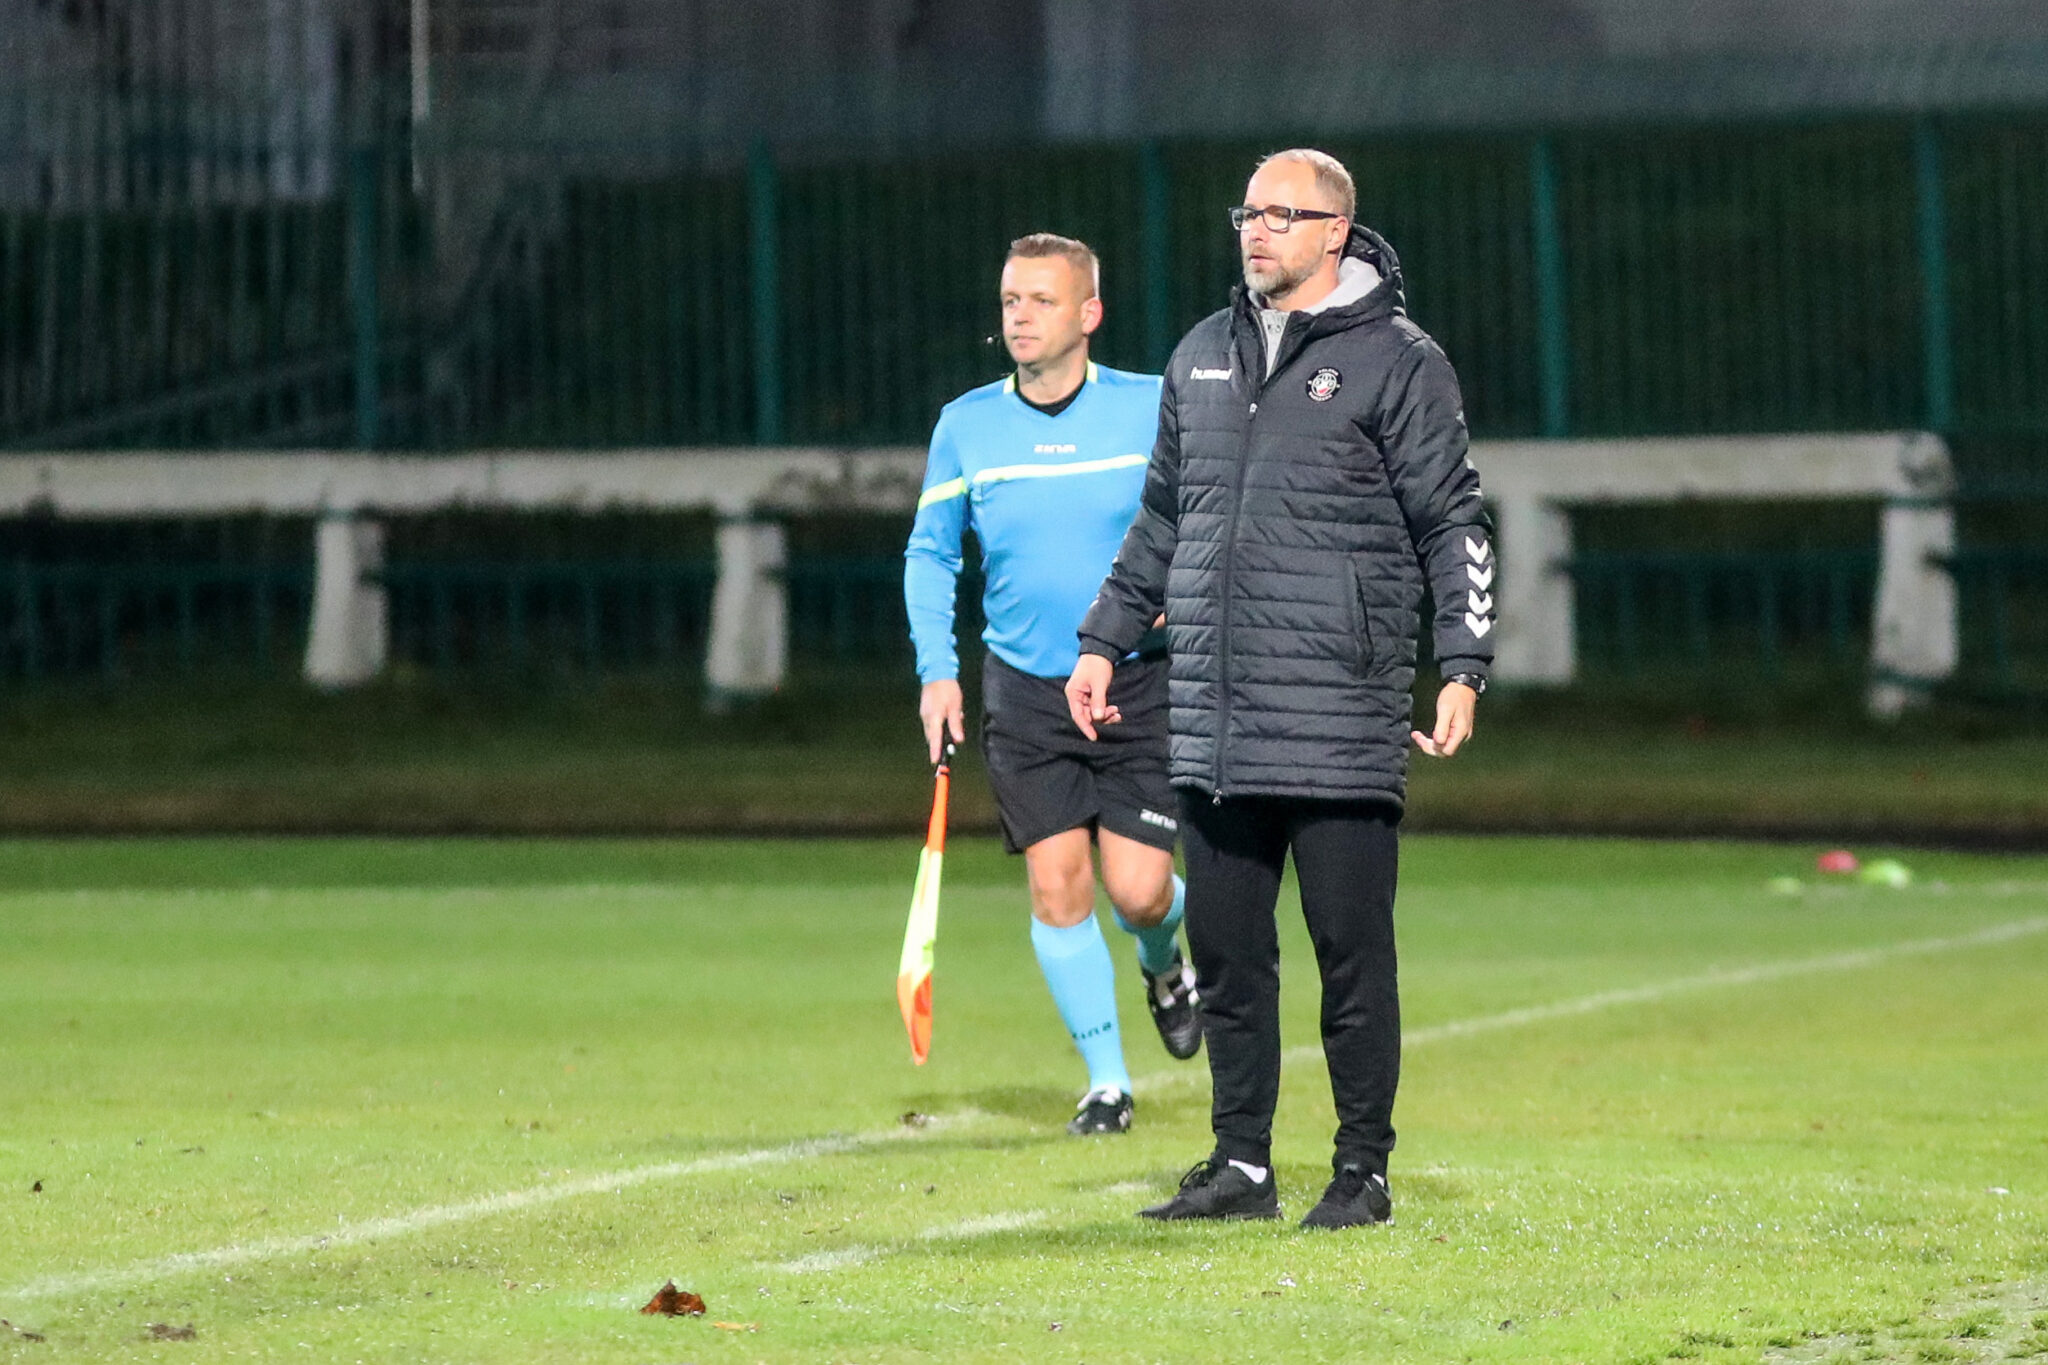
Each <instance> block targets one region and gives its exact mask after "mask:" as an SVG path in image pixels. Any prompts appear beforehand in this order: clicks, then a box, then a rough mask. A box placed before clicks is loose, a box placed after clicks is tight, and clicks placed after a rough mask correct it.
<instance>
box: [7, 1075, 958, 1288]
mask: <svg viewBox="0 0 2048 1365" xmlns="http://www.w3.org/2000/svg"><path fill="white" fill-rule="evenodd" d="M979 1117H980V1115H979V1114H978V1113H976V1112H974V1111H966V1112H963V1113H961V1114H955V1115H951V1116H948V1117H946V1118H944V1119H938V1118H934V1119H932V1120H930V1122H929V1123H928V1124H926V1125H925V1126H924V1128H923V1129H921V1130H920V1129H909V1128H896V1129H889V1130H886V1131H882V1132H876V1133H865V1134H860V1135H857V1136H851V1137H828V1138H816V1139H813V1140H811V1141H808V1142H793V1143H790V1144H788V1145H786V1146H782V1147H757V1148H755V1149H753V1150H752V1151H745V1152H728V1153H723V1154H721V1155H718V1156H707V1157H699V1158H697V1159H696V1160H694V1161H664V1162H660V1163H658V1164H655V1165H651V1166H635V1167H633V1168H631V1169H630V1170H624V1171H610V1172H607V1173H605V1174H603V1175H591V1176H584V1177H581V1178H580V1179H576V1180H563V1181H558V1182H556V1183H554V1184H549V1185H535V1186H531V1187H529V1188H527V1189H523V1190H513V1191H510V1192H508V1193H505V1194H493V1195H486V1196H485V1197H484V1198H481V1199H471V1200H467V1201H465V1202H463V1203H460V1204H437V1205H434V1206H432V1207H429V1208H424V1209H415V1210H414V1211H413V1212H411V1213H404V1214H398V1215H395V1216H393V1217H390V1218H372V1219H369V1220H368V1221H366V1222H361V1223H348V1224H344V1225H343V1226H341V1227H339V1228H337V1229H336V1230H334V1231H333V1232H320V1233H307V1234H305V1235H303V1236H299V1237H266V1238H264V1239H263V1240H261V1241H256V1242H238V1243H236V1244H234V1245H232V1246H225V1247H216V1248H214V1249H213V1250H211V1251H188V1252H182V1253H180V1254H178V1255H175V1256H164V1257H160V1258H158V1259H156V1260H150V1261H138V1262H136V1263H134V1264H133V1265H129V1266H126V1267H123V1268H122V1269H119V1270H90V1271H84V1272H82V1273H79V1274H76V1275H46V1276H44V1277H43V1278H41V1279H37V1280H30V1281H29V1282H28V1283H26V1284H23V1285H19V1286H16V1287H14V1288H12V1289H6V1290H0V1302H9V1301H15V1300H25V1299H44V1298H52V1297H58V1296H63V1295H70V1294H84V1293H92V1292H94V1291H97V1290H101V1289H110V1288H113V1287H114V1286H116V1285H131V1284H141V1283H146V1282H148V1281H151V1280H165V1279H170V1278H172V1277H173V1276H177V1275H184V1274H190V1273H192V1272H194V1271H202V1270H223V1269H228V1268H231V1267H234V1266H239V1265H247V1264H249V1263H250V1262H252V1261H267V1260H271V1259H273V1258H275V1257H279V1256H295V1255H301V1254H303V1253H306V1252H311V1251H326V1250H329V1249H331V1248H334V1247H347V1246H356V1245H359V1244H361V1243H365V1242H377V1241H383V1240H385V1239H387V1238H393V1237H407V1236H411V1235H412V1234H414V1233H418V1232H426V1231H428V1230H430V1229H433V1228H439V1227H446V1226H448V1225H449V1224H452V1223H468V1222H474V1221H475V1220H477V1219H479V1218H492V1217H496V1216H497V1215H499V1214H504V1213H518V1212H522V1211H524V1210H526V1209H535V1208H544V1207H546V1206H547V1205H549V1204H559V1203H561V1202H562V1201H564V1200H567V1199H579V1198H581V1197H583V1196H584V1195H590V1194H605V1193H616V1192H617V1191H620V1190H624V1189H629V1188H631V1187H633V1186H635V1185H646V1184H651V1183H653V1182H655V1181H660V1180H677V1179H681V1178H683V1177H685V1176H693V1175H709V1174H712V1173H715V1172H719V1171H740V1170H747V1169H749V1168H751V1167H755V1166H779V1165H782V1164H785V1163H787V1162H791V1161H803V1160H807V1159H809V1158H812V1157H821V1156H837V1155H840V1154H841V1153H844V1152H852V1151H858V1150H860V1149H862V1148H865V1147H875V1146H880V1145H881V1144H883V1143H887V1142H899V1141H903V1140H905V1139H909V1138H914V1137H916V1136H917V1135H918V1133H919V1132H920V1131H923V1132H930V1131H932V1130H933V1129H935V1128H942V1127H946V1126H949V1125H954V1126H957V1125H958V1124H960V1123H962V1122H965V1121H967V1120H969V1119H971V1118H979Z"/></svg>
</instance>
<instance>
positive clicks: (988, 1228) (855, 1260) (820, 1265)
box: [775, 1209, 1052, 1275]
mask: <svg viewBox="0 0 2048 1365" xmlns="http://www.w3.org/2000/svg"><path fill="white" fill-rule="evenodd" d="M1050 1217H1052V1210H1051V1209H1021V1210H1018V1211H1016V1212H1012V1213H991V1214H987V1215H985V1216H984V1217H981V1218H968V1219H964V1220H962V1221H961V1222H958V1223H942V1224H940V1225H939V1226H937V1227H931V1228H926V1229H925V1230H924V1231H923V1232H920V1233H918V1234H917V1236H916V1237H915V1239H913V1240H915V1241H919V1242H965V1241H971V1240H972V1239H974V1238H976V1237H989V1236H993V1235H994V1234H996V1233H999V1232H1017V1231H1020V1230H1022V1229H1024V1228H1035V1227H1037V1226H1038V1225H1039V1224H1040V1223H1043V1222H1044V1221H1045V1220H1046V1219H1048V1218H1050ZM900 1250H902V1247H901V1246H900V1245H897V1246H888V1245H879V1246H878V1245H872V1244H861V1245H856V1246H846V1247H835V1248H834V1249H833V1250H831V1251H814V1252H812V1253H811V1254H810V1255H808V1256H799V1257H797V1258H796V1259H795V1260H793V1261H784V1262H782V1263H781V1264H780V1265H778V1266H776V1267H775V1268H776V1269H777V1270H780V1271H783V1272H785V1273H787V1274H791V1275H814V1274H817V1273H818V1272H820V1271H825V1270H844V1269H846V1268H847V1267H848V1266H856V1265H865V1264H867V1263H868V1262H869V1261H873V1260H877V1259H879V1258H880V1257H883V1256H887V1255H889V1254H890V1253H891V1252H894V1251H900Z"/></svg>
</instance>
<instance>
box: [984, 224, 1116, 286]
mask: <svg viewBox="0 0 2048 1365" xmlns="http://www.w3.org/2000/svg"><path fill="white" fill-rule="evenodd" d="M1019 256H1024V257H1029V258H1033V259H1036V258H1039V257H1045V256H1058V257H1061V258H1063V259H1064V260H1065V261H1066V262H1067V264H1068V265H1071V266H1073V267H1074V269H1076V270H1078V271H1080V272H1081V276H1082V278H1083V279H1085V280H1087V281H1088V292H1087V293H1086V294H1083V295H1082V296H1081V297H1082V298H1084V299H1092V298H1094V297H1095V296H1096V295H1097V294H1100V293H1101V292H1102V262H1101V261H1100V260H1098V259H1097V258H1096V255H1095V251H1094V249H1093V248H1092V247H1090V246H1089V245H1088V244H1087V243H1086V242H1083V241H1080V240H1078V239H1076V238H1073V237H1062V236H1060V235H1059V234H1058V233H1057V232H1033V233H1030V234H1028V235H1026V236H1023V237H1019V238H1018V239H1017V240H1016V241H1014V242H1012V243H1010V254H1009V255H1007V256H1005V257H1004V258H1003V259H1004V260H1005V261H1014V260H1016V259H1017V258H1018V257H1019Z"/></svg>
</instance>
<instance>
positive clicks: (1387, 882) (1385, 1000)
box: [1180, 789, 1401, 1175]
mask: <svg viewBox="0 0 2048 1365" xmlns="http://www.w3.org/2000/svg"><path fill="white" fill-rule="evenodd" d="M1181 812H1182V819H1181V827H1180V828H1181V839H1182V847H1183V849H1184V851H1185V856H1186V858H1187V907H1186V913H1187V919H1186V924H1187V935H1188V948H1189V951H1190V952H1191V953H1192V955H1193V957H1194V963H1195V977H1196V981H1197V984H1198V986H1199V988H1200V990H1201V993H1202V1035H1203V1038H1204V1041H1205V1042H1206V1043H1207V1044H1208V1048H1209V1074H1210V1076H1211V1078H1212V1080H1213V1082H1214V1092H1215V1097H1214V1100H1213V1101H1212V1104H1211V1109H1210V1126H1211V1127H1212V1128H1213V1129H1214V1130H1215V1134H1216V1154H1217V1155H1218V1156H1220V1157H1223V1158H1225V1159H1229V1160H1237V1161H1243V1162H1248V1163H1250V1164H1251V1165H1254V1166H1270V1165H1272V1141H1273V1106H1274V1102H1275V1101H1276V1100H1277V1099H1278V1097H1279V1093H1280V938H1279V926H1278V924H1277V923H1276V922H1275V915H1274V912H1275V907H1276V905H1277V904H1278V901H1279V896H1280V874H1281V870H1282V867H1283V866H1284V864H1285V863H1286V860H1287V854H1288V851H1289V850H1290V849H1292V850H1293V853H1294V872H1295V878H1296V880H1297V881H1298V882H1299V883H1300V887H1301V909H1302V916H1303V918H1304V919H1306V920H1307V921H1308V931H1309V938H1310V939H1311V941H1313V943H1314V944H1315V951H1316V965H1317V966H1318V967H1319V968H1320V969H1321V972H1322V980H1323V1016H1322V1018H1323V1055H1324V1057H1325V1059H1326V1060H1327V1062H1328V1064H1329V1069H1330V1091H1331V1094H1332V1096H1333V1097H1334V1098H1335V1100H1336V1104H1337V1152H1336V1161H1335V1163H1334V1164H1335V1165H1338V1166H1342V1165H1344V1164H1346V1163H1347V1162H1351V1163H1357V1164H1359V1165H1362V1166H1363V1167H1364V1168H1365V1169H1366V1170H1367V1171H1368V1172H1376V1173H1378V1174H1381V1175H1384V1174H1385V1173H1386V1169H1387V1154H1388V1153H1389V1152H1390V1151H1392V1150H1393V1146H1394V1124H1393V1117H1394V1090H1395V1087H1396V1086H1397V1084H1398V1083H1399V1081H1400V1076H1401V1002H1400V994H1399V989H1398V985H1397V977H1396V971H1395V960H1394V886H1395V881H1396V875H1397V872H1398V868H1399V836H1398V833H1397V829H1396V827H1397V825H1398V824H1399V821H1400V813H1399V812H1398V811H1397V810H1396V809H1395V808H1394V807H1393V806H1391V805H1382V804H1378V803H1372V802H1361V801H1324V800H1310V799H1302V798H1295V797H1278V796H1244V797H1229V798H1227V799H1225V800H1223V801H1221V802H1217V801H1212V800H1211V798H1210V797H1209V796H1208V795H1207V794H1205V793H1201V792H1197V791H1191V790H1186V789H1183V790H1182V792H1181Z"/></svg>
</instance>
